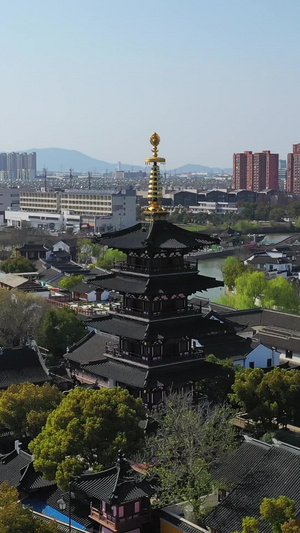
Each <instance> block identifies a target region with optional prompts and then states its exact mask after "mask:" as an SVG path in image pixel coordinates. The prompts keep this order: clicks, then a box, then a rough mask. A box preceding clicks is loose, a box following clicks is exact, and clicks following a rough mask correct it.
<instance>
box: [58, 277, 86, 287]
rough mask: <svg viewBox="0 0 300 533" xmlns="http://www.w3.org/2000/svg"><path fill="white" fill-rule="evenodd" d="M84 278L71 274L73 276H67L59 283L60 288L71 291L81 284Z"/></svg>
mask: <svg viewBox="0 0 300 533" xmlns="http://www.w3.org/2000/svg"><path fill="white" fill-rule="evenodd" d="M83 278H84V276H76V274H71V276H67V277H65V278H63V279H61V280H60V281H59V282H58V285H59V287H61V288H62V289H71V287H74V286H75V285H77V284H78V283H80V282H81V281H82V280H83Z"/></svg>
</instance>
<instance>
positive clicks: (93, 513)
mask: <svg viewBox="0 0 300 533" xmlns="http://www.w3.org/2000/svg"><path fill="white" fill-rule="evenodd" d="M89 518H91V519H92V520H95V522H98V523H99V524H101V525H103V526H107V528H108V529H110V530H111V531H114V532H118V533H122V532H123V531H128V529H130V530H132V529H137V528H139V527H140V526H141V525H142V524H145V523H147V522H150V519H151V515H150V511H145V512H144V513H139V514H138V515H135V516H127V517H124V518H121V519H120V518H117V519H116V521H113V520H110V519H109V518H108V517H107V516H104V515H103V513H102V511H99V510H98V509H96V508H95V507H91V510H90V516H89Z"/></svg>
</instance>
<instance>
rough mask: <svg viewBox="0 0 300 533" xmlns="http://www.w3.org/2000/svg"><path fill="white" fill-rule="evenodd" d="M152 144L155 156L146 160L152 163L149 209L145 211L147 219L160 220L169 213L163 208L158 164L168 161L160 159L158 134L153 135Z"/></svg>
mask: <svg viewBox="0 0 300 533" xmlns="http://www.w3.org/2000/svg"><path fill="white" fill-rule="evenodd" d="M150 143H151V144H152V146H153V148H152V153H153V156H152V157H149V158H147V159H145V162H146V163H152V166H151V172H150V180H149V187H148V207H147V208H146V209H145V213H146V219H148V220H154V219H155V220H158V219H163V218H165V216H166V215H167V211H166V210H165V209H163V207H162V186H161V181H160V171H159V165H158V163H165V161H166V160H165V158H164V157H158V145H159V143H160V136H159V135H158V133H153V134H152V135H151V137H150Z"/></svg>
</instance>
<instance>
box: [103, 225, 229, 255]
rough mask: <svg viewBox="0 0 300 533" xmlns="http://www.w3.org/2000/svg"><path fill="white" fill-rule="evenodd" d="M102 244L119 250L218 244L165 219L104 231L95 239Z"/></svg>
mask: <svg viewBox="0 0 300 533" xmlns="http://www.w3.org/2000/svg"><path fill="white" fill-rule="evenodd" d="M96 240H97V242H99V243H100V244H102V245H105V246H109V247H110V248H118V249H119V250H141V249H145V248H152V249H171V250H184V249H186V250H187V251H188V250H199V249H201V248H203V246H206V245H210V244H218V243H219V242H220V240H219V239H217V238H214V237H210V236H209V235H205V234H201V233H199V232H195V231H188V230H186V229H184V228H181V227H179V226H176V225H175V224H172V223H171V222H168V221H167V220H159V221H155V222H151V223H149V224H147V223H145V222H143V223H142V222H139V223H138V224H135V225H134V226H131V227H130V228H126V229H123V230H121V231H116V232H111V233H105V234H104V235H102V236H101V237H100V238H97V239H96Z"/></svg>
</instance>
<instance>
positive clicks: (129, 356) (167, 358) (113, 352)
mask: <svg viewBox="0 0 300 533" xmlns="http://www.w3.org/2000/svg"><path fill="white" fill-rule="evenodd" d="M105 353H106V354H107V355H108V356H112V357H114V358H117V359H123V360H124V361H132V362H134V363H139V364H141V365H147V366H155V365H164V364H166V365H167V364H171V363H178V362H179V361H182V360H186V361H188V360H191V359H199V358H203V357H204V350H203V348H200V347H197V348H193V349H192V350H190V351H187V352H181V353H177V354H173V355H164V356H162V355H156V356H152V355H150V356H148V355H142V354H138V353H134V352H127V351H126V350H122V349H121V348H120V347H119V345H118V344H111V343H109V342H108V343H106V348H105Z"/></svg>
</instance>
